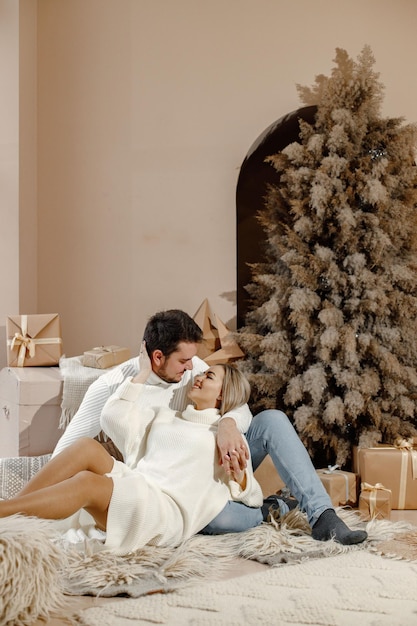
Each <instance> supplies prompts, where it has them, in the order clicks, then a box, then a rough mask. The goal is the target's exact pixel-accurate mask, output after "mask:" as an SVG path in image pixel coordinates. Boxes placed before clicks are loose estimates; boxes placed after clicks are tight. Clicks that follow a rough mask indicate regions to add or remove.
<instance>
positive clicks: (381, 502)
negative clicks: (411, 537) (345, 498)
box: [358, 483, 392, 519]
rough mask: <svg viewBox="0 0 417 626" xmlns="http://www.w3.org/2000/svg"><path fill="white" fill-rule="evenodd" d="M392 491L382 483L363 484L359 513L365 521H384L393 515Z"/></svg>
mask: <svg viewBox="0 0 417 626" xmlns="http://www.w3.org/2000/svg"><path fill="white" fill-rule="evenodd" d="M391 495H392V494H391V490H390V489H387V488H386V487H384V485H382V484H381V483H376V485H370V484H369V483H362V484H361V492H360V495H359V507H358V508H359V511H360V513H361V514H362V516H363V517H364V518H365V519H374V518H377V519H384V518H389V517H390V515H391Z"/></svg>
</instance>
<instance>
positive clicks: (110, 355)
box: [82, 346, 131, 370]
mask: <svg viewBox="0 0 417 626" xmlns="http://www.w3.org/2000/svg"><path fill="white" fill-rule="evenodd" d="M130 356H131V355H130V350H129V349H128V348H121V347H120V346H98V347H97V348H93V349H92V350H87V352H84V355H83V358H82V364H83V365H84V367H95V368H97V369H101V370H102V369H107V368H108V367H113V366H114V365H119V363H123V362H124V361H127V360H128V359H130Z"/></svg>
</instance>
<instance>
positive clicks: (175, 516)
mask: <svg viewBox="0 0 417 626" xmlns="http://www.w3.org/2000/svg"><path fill="white" fill-rule="evenodd" d="M143 391H144V386H143V385H139V384H135V383H132V382H131V379H129V380H127V381H125V382H124V383H122V385H121V386H120V387H119V388H118V389H117V391H116V392H115V393H114V394H113V396H112V397H111V398H110V399H109V400H108V401H107V403H106V405H105V407H104V409H103V412H102V417H101V423H102V427H103V429H104V430H105V431H106V432H107V433H108V434H109V435H110V437H111V438H112V440H113V441H114V443H115V444H116V445H117V446H118V447H119V448H123V449H124V451H125V460H126V462H125V463H121V462H118V461H116V462H115V465H114V468H113V471H112V472H111V474H110V476H111V477H112V479H113V482H114V489H113V494H112V498H111V501H110V506H109V513H108V520H107V539H106V547H108V548H111V549H113V550H115V551H116V552H118V553H119V554H125V553H126V552H129V551H132V550H137V549H139V548H140V547H143V546H144V545H146V544H153V545H178V544H179V543H180V542H181V541H183V540H185V539H187V538H188V537H190V536H191V535H193V534H195V533H197V532H199V531H200V530H201V529H202V528H204V526H206V525H207V524H208V523H209V522H210V521H211V520H212V519H213V518H214V517H215V516H216V515H217V514H218V513H220V511H221V510H222V509H223V508H224V506H225V505H226V503H227V501H228V500H238V501H241V502H242V503H244V504H246V505H248V506H252V507H258V506H261V504H262V502H263V497H262V491H261V488H260V486H259V484H258V483H257V481H256V480H255V478H254V476H253V471H252V465H251V462H250V461H249V462H248V467H247V470H246V487H245V489H244V490H242V489H241V487H240V485H239V484H238V483H237V482H235V481H233V480H230V478H229V477H228V475H227V474H226V472H224V470H223V468H222V467H221V466H220V465H219V463H218V458H217V448H216V432H217V424H218V420H219V413H218V411H217V410H216V409H206V410H203V411H196V410H195V409H194V408H193V407H192V406H188V407H187V408H186V410H185V411H184V412H183V413H182V414H181V413H179V412H176V411H173V410H172V409H169V408H167V407H162V408H151V407H149V406H148V407H145V408H144V407H143V406H142V407H141V406H140V404H141V403H140V402H138V400H139V398H140V395H141V393H143Z"/></svg>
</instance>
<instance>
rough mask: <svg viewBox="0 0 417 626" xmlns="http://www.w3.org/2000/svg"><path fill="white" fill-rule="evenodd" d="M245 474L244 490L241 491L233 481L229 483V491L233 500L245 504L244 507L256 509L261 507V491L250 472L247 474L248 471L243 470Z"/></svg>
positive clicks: (262, 498)
mask: <svg viewBox="0 0 417 626" xmlns="http://www.w3.org/2000/svg"><path fill="white" fill-rule="evenodd" d="M245 474H246V488H245V490H242V487H241V486H240V485H239V483H237V482H236V481H234V480H230V481H229V489H230V493H231V495H232V499H233V500H237V501H239V502H242V503H243V504H246V506H251V507H254V508H257V507H259V506H262V503H263V501H264V497H263V494H262V489H261V486H260V484H259V483H258V481H257V480H256V478H255V477H254V475H253V473H252V472H250V471H249V472H248V469H247V468H246V470H245Z"/></svg>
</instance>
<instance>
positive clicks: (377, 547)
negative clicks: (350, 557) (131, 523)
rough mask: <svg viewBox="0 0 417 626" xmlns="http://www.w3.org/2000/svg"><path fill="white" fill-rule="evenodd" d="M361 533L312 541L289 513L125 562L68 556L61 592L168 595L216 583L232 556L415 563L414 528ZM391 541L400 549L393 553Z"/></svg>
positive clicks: (377, 524) (381, 527) (378, 523)
mask: <svg viewBox="0 0 417 626" xmlns="http://www.w3.org/2000/svg"><path fill="white" fill-rule="evenodd" d="M338 513H339V515H340V516H341V517H342V518H343V519H344V520H345V521H346V523H347V524H348V525H349V526H350V527H351V528H358V527H362V528H363V527H364V526H365V523H364V522H363V521H361V519H360V517H359V516H358V515H357V514H356V513H354V512H352V511H346V510H343V509H340V510H339V511H338ZM366 529H367V532H368V540H367V541H366V542H365V543H363V544H360V545H358V546H342V545H340V544H339V543H336V542H333V541H325V542H320V541H315V540H314V539H312V537H311V535H310V534H309V533H310V530H309V526H308V524H307V522H306V518H305V516H304V514H302V513H300V512H299V511H298V510H295V511H292V512H291V513H289V514H288V515H287V516H285V517H284V519H283V520H282V522H280V521H275V520H274V519H272V520H271V521H270V523H268V524H262V525H261V526H259V527H257V528H253V529H251V530H249V531H247V532H244V533H236V534H228V535H222V536H213V537H212V536H202V535H196V536H194V537H191V538H190V539H189V540H188V541H186V542H185V543H184V544H183V545H181V546H180V547H178V548H175V549H172V548H155V547H146V548H144V549H142V550H139V551H137V552H135V553H132V554H130V555H127V556H125V557H117V556H115V555H113V554H110V553H107V552H100V551H99V552H95V553H91V554H90V555H89V554H87V555H86V554H84V553H81V554H80V553H76V552H74V551H69V552H67V559H66V563H65V565H64V569H63V576H64V585H65V591H66V593H67V594H68V595H96V596H102V597H112V596H117V595H127V596H131V597H139V596H142V595H146V594H150V593H155V592H168V591H172V590H174V589H179V588H182V587H184V586H186V585H188V584H190V583H194V582H195V581H196V580H199V579H200V580H202V579H204V580H207V581H210V580H214V579H217V580H218V578H219V576H221V575H223V574H224V573H227V570H228V568H229V567H230V564H231V563H232V562H235V559H236V557H241V558H245V559H252V560H256V561H258V562H260V563H264V564H267V565H271V566H279V565H282V564H296V563H301V562H304V561H305V560H307V559H310V560H311V559H326V560H327V557H333V556H336V555H342V554H347V553H350V552H356V551H361V552H365V551H366V552H370V553H374V554H378V555H381V556H384V557H388V558H390V559H392V558H396V559H413V558H416V559H417V554H416V552H414V557H413V555H412V552H411V549H410V550H409V551H408V553H407V549H406V545H407V543H406V541H408V542H409V544H410V538H413V537H414V540H415V538H416V537H417V529H416V528H415V527H413V526H411V525H410V524H407V523H404V522H396V523H393V522H390V521H388V520H374V521H372V522H368V523H367V524H366ZM406 536H407V537H408V539H407V540H406V539H405V537H406ZM396 539H398V541H397V543H398V546H400V547H401V550H398V552H397V553H396V552H395V550H396V548H395V541H396ZM400 539H401V541H400ZM400 544H401V545H400ZM409 544H408V545H409Z"/></svg>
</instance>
